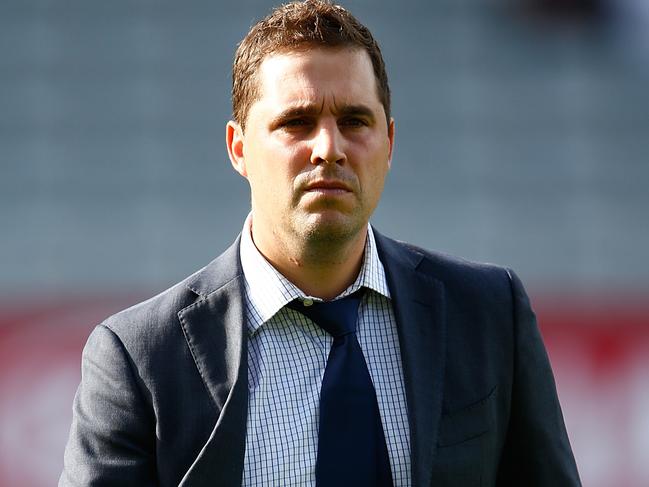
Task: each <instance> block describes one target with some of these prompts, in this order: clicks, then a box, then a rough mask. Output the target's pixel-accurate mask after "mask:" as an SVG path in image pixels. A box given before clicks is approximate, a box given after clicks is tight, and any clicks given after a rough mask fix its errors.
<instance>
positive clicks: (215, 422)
mask: <svg viewBox="0 0 649 487" xmlns="http://www.w3.org/2000/svg"><path fill="white" fill-rule="evenodd" d="M375 234H376V241H377V247H378V251H379V255H380V257H381V261H382V262H383V265H384V267H385V270H386V275H387V279H388V284H389V286H390V292H391V293H392V299H393V305H394V310H395V316H396V320H397V326H398V336H399V344H400V348H401V354H402V361H403V373H404V378H405V386H406V396H407V405H408V418H409V423H410V437H411V461H412V484H413V486H431V485H433V486H436V487H447V486H458V487H471V486H521V485H525V486H528V487H531V486H547V487H563V486H577V485H580V481H579V476H578V473H577V468H576V465H575V461H574V458H573V455H572V452H571V449H570V444H569V442H568V437H567V435H566V430H565V426H564V422H563V417H562V414H561V409H560V406H559V401H558V399H557V394H556V388H555V383H554V379H553V376H552V371H551V369H550V364H549V362H548V358H547V355H546V352H545V348H544V346H543V342H542V340H541V336H540V334H539V331H538V329H537V326H536V321H535V317H534V314H533V312H532V311H531V308H530V305H529V301H528V298H527V296H526V294H525V291H524V289H523V286H522V285H521V283H520V281H519V280H518V278H517V277H516V275H515V274H514V273H513V272H511V271H509V270H506V269H503V268H499V267H496V266H492V265H484V264H475V263H471V262H467V261H463V260H459V259H455V258H452V257H449V256H446V255H442V254H439V253H434V252H428V251H425V250H422V249H419V248H416V247H414V246H411V245H407V244H404V243H400V242H397V241H394V240H391V239H389V238H386V237H384V236H382V235H381V234H379V233H378V232H375ZM247 400H248V371H247V333H246V324H245V313H244V285H243V272H242V270H241V264H240V260H239V240H238V239H237V241H236V242H235V243H234V244H233V245H232V246H231V247H230V248H229V249H228V250H227V251H226V252H225V253H223V254H222V255H221V256H219V257H218V258H217V259H215V260H214V261H213V262H211V263H210V264H209V265H207V266H206V267H205V268H203V269H202V270H200V271H199V272H197V273H196V274H194V275H192V276H190V277H189V278H187V279H185V280H184V281H182V282H180V283H179V284H177V285H175V286H174V287H172V288H170V289H169V290H167V291H165V292H163V293H161V294H160V295H158V296H156V297H154V298H151V299H149V300H148V301H145V302H143V303H141V304H138V305H136V306H134V307H132V308H129V309H127V310H125V311H122V312H120V313H118V314H116V315H114V316H112V317H110V318H108V319H107V320H106V321H104V322H103V323H102V324H100V325H98V326H97V327H96V328H95V329H94V331H93V332H92V334H91V335H90V337H89V339H88V342H87V344H86V347H85V349H84V352H83V359H82V379H81V384H80V385H79V389H78V391H77V395H76V397H75V402H74V416H73V422H72V427H71V431H70V437H69V441H68V444H67V447H66V451H65V467H64V470H63V473H62V475H61V478H60V481H59V486H61V487H67V486H70V487H72V486H134V487H135V486H137V487H146V486H162V487H167V486H177V485H180V486H184V487H189V486H192V487H198V486H210V487H214V486H237V485H241V478H242V469H243V461H244V453H245V435H246V415H247Z"/></svg>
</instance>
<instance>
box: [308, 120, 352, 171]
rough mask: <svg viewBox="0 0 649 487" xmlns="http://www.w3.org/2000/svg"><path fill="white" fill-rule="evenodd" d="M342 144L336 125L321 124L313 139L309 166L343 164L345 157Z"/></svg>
mask: <svg viewBox="0 0 649 487" xmlns="http://www.w3.org/2000/svg"><path fill="white" fill-rule="evenodd" d="M343 144H344V141H343V140H342V134H341V133H340V129H339V127H338V124H336V123H335V122H333V121H332V122H331V123H323V124H321V125H320V126H319V127H318V129H317V131H316V133H315V136H314V139H313V149H312V151H311V164H313V165H319V164H322V163H324V162H329V163H334V164H341V165H342V164H344V163H345V161H346V160H347V156H346V155H345V151H344V148H343Z"/></svg>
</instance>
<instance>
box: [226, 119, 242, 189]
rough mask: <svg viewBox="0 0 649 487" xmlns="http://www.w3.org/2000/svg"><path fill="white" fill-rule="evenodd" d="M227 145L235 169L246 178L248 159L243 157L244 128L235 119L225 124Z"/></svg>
mask: <svg viewBox="0 0 649 487" xmlns="http://www.w3.org/2000/svg"><path fill="white" fill-rule="evenodd" d="M225 145H226V147H227V148H228V155H229V156H230V162H231V163H232V167H233V168H234V170H235V171H237V172H238V173H239V174H241V175H242V176H243V177H244V178H245V177H247V176H248V172H247V171H246V161H245V158H244V157H243V130H242V129H241V126H240V125H239V124H238V123H237V122H235V121H233V120H230V121H229V122H228V124H227V125H226V126H225Z"/></svg>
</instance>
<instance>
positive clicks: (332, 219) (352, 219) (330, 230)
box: [296, 211, 367, 243]
mask: <svg viewBox="0 0 649 487" xmlns="http://www.w3.org/2000/svg"><path fill="white" fill-rule="evenodd" d="M366 225H367V221H366V220H363V219H362V218H359V217H358V216H350V215H345V214H341V213H340V212H335V211H324V212H319V213H310V214H308V215H305V219H304V221H303V222H298V225H297V228H296V230H297V232H298V233H300V234H302V236H303V237H304V238H305V240H310V241H320V242H331V243H334V242H341V241H347V240H351V239H353V238H354V237H356V236H358V234H359V232H360V231H361V230H362V229H363V228H364V227H365V226H366Z"/></svg>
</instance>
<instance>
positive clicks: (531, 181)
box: [0, 0, 649, 487]
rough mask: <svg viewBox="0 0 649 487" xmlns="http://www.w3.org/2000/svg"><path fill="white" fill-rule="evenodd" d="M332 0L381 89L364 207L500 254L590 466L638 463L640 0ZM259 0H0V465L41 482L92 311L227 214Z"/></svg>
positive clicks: (646, 202)
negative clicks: (389, 149)
mask: <svg viewBox="0 0 649 487" xmlns="http://www.w3.org/2000/svg"><path fill="white" fill-rule="evenodd" d="M343 4H344V5H345V6H347V7H348V8H349V9H350V10H351V11H352V12H353V13H355V14H356V15H357V16H358V17H359V18H360V19H361V21H362V22H364V23H365V24H366V25H367V26H368V27H370V29H371V30H372V31H373V33H374V34H375V36H376V37H377V39H378V40H379V41H380V43H381V46H382V49H383V52H384V56H385V58H386V62H387V66H388V73H389V76H390V80H391V87H392V91H393V112H394V116H395V118H396V121H397V139H396V141H397V142H396V149H395V156H394V160H393V165H392V171H391V174H390V175H389V180H388V183H387V187H386V191H385V195H384V198H383V200H382V203H381V205H380V206H379V209H378V211H377V213H376V215H375V217H374V219H373V222H374V225H375V226H376V227H377V228H379V229H380V230H381V231H382V232H384V233H386V234H388V235H392V236H395V237H398V238H400V239H403V240H409V241H411V242H413V243H416V244H419V245H422V246H424V247H428V248H433V249H438V250H442V251H445V252H449V253H453V254H458V255H461V256H464V257H466V258H469V259H473V260H480V261H489V262H494V263H497V264H501V265H506V266H509V267H512V268H514V269H515V270H516V271H517V273H518V274H519V275H520V276H521V277H522V279H523V281H524V282H525V283H526V286H527V288H528V291H529V294H530V295H531V298H532V302H533V304H534V306H535V309H536V311H537V315H538V317H539V323H540V326H541V329H542V332H543V335H544V337H545V340H546V343H547V346H548V350H549V353H550V358H551V360H552V363H553V366H554V369H555V374H556V379H557V384H558V388H559V393H560V398H561V401H562V404H563V408H564V415H565V419H566V424H567V427H568V430H569V434H570V437H571V441H572V445H573V449H574V452H575V456H576V459H577V463H578V466H579V468H580V472H581V475H582V480H583V482H584V485H587V486H591V487H614V486H615V487H619V486H646V485H649V462H648V461H647V451H649V304H647V300H648V298H649V263H648V262H647V249H648V248H649V221H648V220H649V218H648V216H647V213H648V209H649V191H647V184H648V183H649V95H648V93H647V91H648V90H647V86H649V85H648V83H649V1H647V0H609V1H607V0H599V1H598V0H518V1H514V0H421V1H415V0H405V1H400V2H394V1H388V0H380V1H379V0H354V1H351V0H350V1H347V2H343ZM273 5H274V2H266V1H262V0H256V1H238V2H237V3H236V6H235V4H234V2H227V3H226V2H219V1H213V0H212V1H207V0H190V1H185V2H172V1H169V0H157V1H152V0H151V1H147V0H141V1H135V0H131V1H126V0H112V1H110V2H99V1H87V0H58V1H53V0H52V1H45V0H42V1H38V0H31V1H30V0H27V1H25V0H0V46H2V49H1V51H0V485H7V486H9V485H10V486H19V487H20V486H22V487H36V486H38V487H40V486H43V485H54V484H55V483H56V480H57V479H58V475H59V473H60V470H61V467H62V461H63V449H64V446H65V442H66V439H67V433H68V429H69V426H70V419H71V404H72V399H73V396H74V391H75V389H76V386H77V384H78V381H79V378H80V371H79V366H80V354H81V349H82V347H83V344H84V342H85V339H86V338H87V336H88V334H89V332H90V330H91V329H92V327H93V326H94V325H96V324H97V323H98V322H100V321H101V320H102V319H103V318H105V317H106V316H107V315H109V314H112V313H114V312H116V311H118V310H119V309H121V308H123V307H126V306H129V305H131V304H134V303H135V302H137V301H139V300H141V299H144V298H146V297H149V296H151V295H153V294H155V293H157V292H160V291H162V290H163V289H165V288H167V287H169V286H170V285H171V284H173V283H175V282H176V281H178V280H180V279H182V278H183V277H184V276H186V275H188V274H190V273H191V272H193V271H194V270H196V269H198V268H199V267H202V266H203V265H205V264H206V263H207V262H209V261H210V260H211V259H212V258H213V257H215V256H216V255H218V254H219V253H220V252H221V251H222V250H223V249H225V248H226V247H227V246H228V245H229V244H230V242H231V241H232V240H233V239H234V237H235V236H236V234H237V233H238V232H239V231H240V229H241V226H242V224H243V220H244V218H245V216H246V214H247V212H248V209H249V202H248V188H247V185H246V183H245V181H244V180H243V179H241V178H240V177H239V176H238V175H237V174H235V173H234V171H233V170H232V169H231V168H230V165H229V161H228V159H227V155H226V151H225V147H224V133H225V128H224V126H225V122H226V121H227V120H228V119H229V116H230V98H229V92H230V65H231V60H232V56H233V53H234V49H235V46H236V44H237V42H238V41H239V40H240V39H241V38H242V37H243V36H244V35H245V33H246V32H247V30H248V28H249V26H250V25H251V24H252V22H253V20H255V19H259V18H261V17H263V16H264V15H265V14H266V13H268V11H269V10H270V8H271V7H272V6H273Z"/></svg>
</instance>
